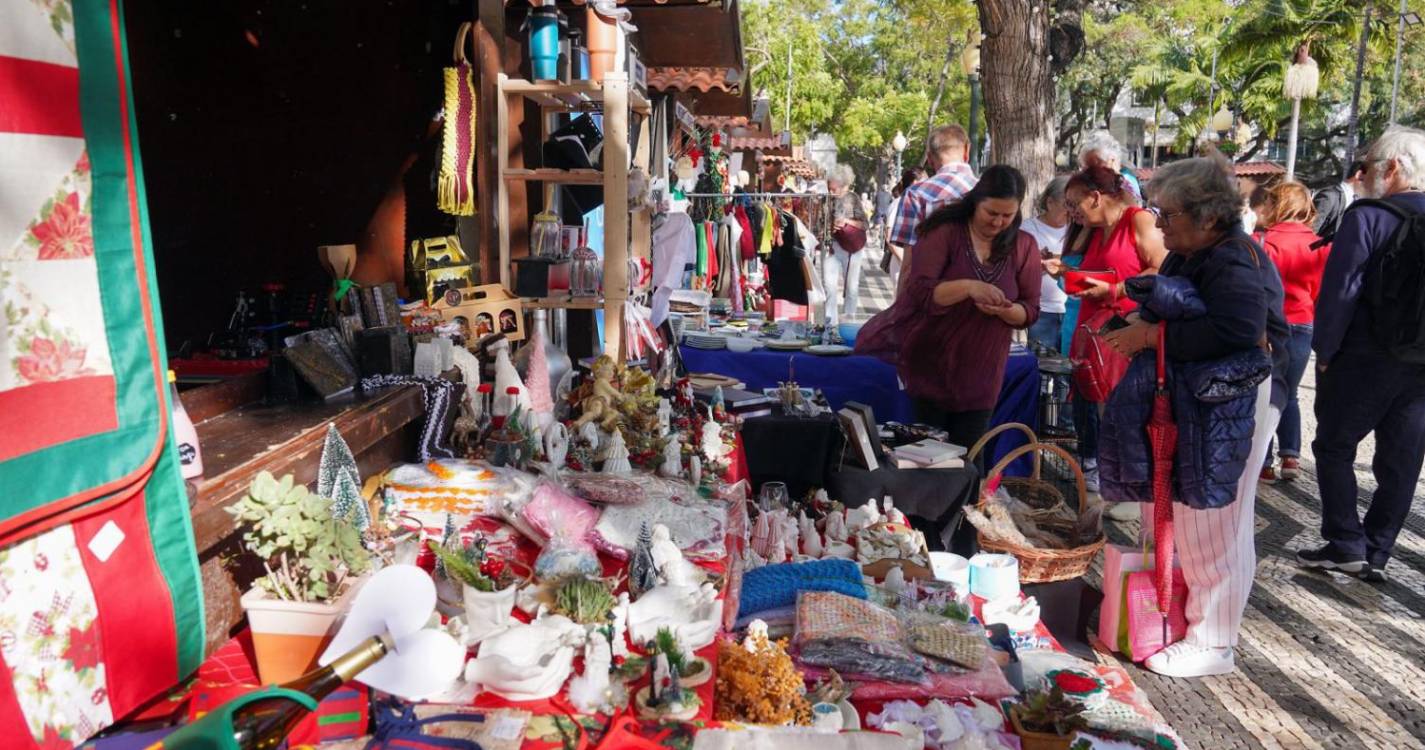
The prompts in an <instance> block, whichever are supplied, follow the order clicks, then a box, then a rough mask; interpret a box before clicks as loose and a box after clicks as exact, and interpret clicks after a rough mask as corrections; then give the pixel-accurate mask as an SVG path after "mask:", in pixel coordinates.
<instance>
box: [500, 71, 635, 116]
mask: <svg viewBox="0 0 1425 750" xmlns="http://www.w3.org/2000/svg"><path fill="white" fill-rule="evenodd" d="M500 85H501V89H502V90H503V91H504V92H505V93H506V94H519V95H521V96H524V97H525V98H526V99H529V100H530V101H532V102H534V103H535V104H538V105H539V106H540V107H543V108H545V109H566V110H577V109H582V108H583V107H585V106H588V105H593V104H602V103H603V102H604V89H603V86H601V85H600V84H598V83H596V82H594V81H573V82H570V83H559V82H557V81H526V80H524V79H522V78H503V79H501V84H500ZM628 107H629V109H631V110H633V111H634V112H637V113H639V114H644V115H646V114H648V113H649V112H651V111H652V109H653V108H652V105H651V104H650V103H649V101H648V98H647V97H645V96H644V95H643V94H640V93H638V91H636V90H633V89H629V91H628Z"/></svg>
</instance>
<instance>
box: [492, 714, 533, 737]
mask: <svg viewBox="0 0 1425 750" xmlns="http://www.w3.org/2000/svg"><path fill="white" fill-rule="evenodd" d="M524 725H525V721H524V720H523V719H516V718H515V717H513V716H501V717H499V718H497V719H495V725H494V726H493V727H491V728H490V736H491V737H494V738H495V739H497V740H506V741H508V740H517V739H519V738H520V737H521V736H523V735H524Z"/></svg>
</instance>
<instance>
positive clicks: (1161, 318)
mask: <svg viewBox="0 0 1425 750" xmlns="http://www.w3.org/2000/svg"><path fill="white" fill-rule="evenodd" d="M929 151H930V158H929V159H928V164H929V166H930V167H932V168H933V169H934V172H933V173H932V174H930V175H929V176H926V175H923V174H915V173H914V172H913V171H912V170H907V172H906V173H905V174H904V175H902V181H901V182H900V184H898V185H896V186H895V188H893V189H892V190H891V191H890V199H891V200H890V203H889V205H888V206H887V207H886V208H884V209H883V210H880V211H879V213H880V214H881V216H882V221H883V222H884V225H885V227H886V240H887V244H886V247H887V258H888V262H889V265H890V267H891V268H893V269H895V270H897V271H903V272H902V273H900V274H899V276H900V279H899V281H898V285H897V286H898V296H897V299H896V301H895V303H894V304H893V305H892V306H891V308H890V309H888V310H886V311H885V312H883V313H881V314H880V315H878V316H876V317H875V318H873V319H872V320H871V321H870V322H869V323H868V324H867V325H866V327H865V329H863V331H862V333H861V336H860V337H859V338H858V341H857V350H858V351H859V352H863V353H870V354H874V355H877V356H880V357H883V358H885V359H887V360H889V361H891V362H894V363H895V364H896V366H897V368H898V372H899V374H900V377H901V379H902V381H903V382H904V384H905V387H906V389H907V391H908V392H909V393H910V395H911V396H912V397H913V398H914V399H915V402H916V405H917V410H918V411H919V412H920V416H921V418H922V419H923V420H924V421H926V422H929V423H932V424H937V425H939V426H941V427H943V428H945V429H947V430H948V431H949V432H950V437H951V440H952V441H954V442H957V443H960V444H963V445H969V444H971V443H973V442H975V440H976V439H978V437H979V436H980V435H981V434H983V433H984V431H985V429H986V428H987V426H988V419H989V414H990V411H989V410H990V409H991V408H992V407H993V405H994V402H995V398H996V393H997V390H998V385H999V381H1000V379H1001V378H1002V377H1003V371H1004V366H1005V362H1006V359H1007V357H1008V347H1009V341H1010V337H1011V333H1012V331H1013V330H1015V329H1024V328H1027V329H1029V334H1028V337H1029V339H1030V340H1031V341H1032V342H1034V343H1035V345H1036V348H1038V349H1039V350H1041V351H1051V352H1052V351H1054V350H1057V351H1058V352H1060V353H1063V354H1065V355H1067V354H1069V353H1070V352H1071V351H1073V350H1075V349H1076V346H1075V342H1074V339H1075V338H1079V339H1080V342H1081V343H1082V342H1083V341H1084V339H1083V337H1096V339H1097V340H1100V341H1102V342H1104V343H1105V344H1106V345H1107V346H1109V347H1111V348H1112V349H1113V350H1115V351H1117V352H1118V353H1119V354H1121V355H1122V356H1123V357H1125V358H1129V359H1130V360H1131V361H1130V364H1129V366H1128V369H1127V372H1126V373H1124V374H1123V375H1122V381H1121V382H1117V383H1116V384H1115V385H1116V387H1114V388H1111V389H1110V393H1109V396H1108V397H1107V398H1106V400H1105V401H1104V402H1103V403H1095V402H1091V401H1089V400H1087V399H1085V398H1083V397H1076V398H1075V404H1074V407H1075V408H1074V413H1073V425H1074V428H1075V430H1076V431H1077V434H1078V438H1079V450H1080V454H1081V457H1082V463H1083V465H1084V467H1085V469H1086V470H1087V473H1088V474H1089V475H1090V477H1092V478H1094V479H1097V478H1098V477H1097V474H1098V469H1099V466H1100V459H1103V461H1104V463H1103V467H1104V469H1105V471H1104V476H1103V485H1102V487H1101V489H1102V492H1103V496H1104V497H1105V498H1106V499H1109V500H1121V501H1124V502H1120V503H1116V504H1115V505H1114V506H1113V507H1112V508H1111V509H1110V510H1109V515H1110V516H1114V517H1130V516H1132V515H1136V514H1137V513H1138V512H1140V511H1138V505H1139V503H1138V502H1137V501H1142V500H1146V499H1149V497H1148V495H1147V492H1148V489H1147V488H1148V487H1149V486H1150V480H1151V475H1150V469H1149V467H1150V466H1151V462H1150V461H1149V460H1148V459H1147V453H1146V451H1147V448H1146V444H1147V440H1146V437H1145V436H1144V427H1145V420H1146V419H1147V415H1148V413H1149V410H1150V401H1151V399H1152V398H1153V397H1154V386H1155V383H1154V378H1153V377H1152V375H1153V374H1154V373H1155V372H1156V362H1157V352H1156V351H1155V350H1156V349H1158V348H1159V347H1161V348H1162V349H1163V352H1162V353H1163V355H1164V356H1163V359H1164V362H1165V363H1166V366H1167V367H1168V368H1169V371H1170V372H1171V373H1173V375H1172V376H1171V377H1172V379H1173V380H1174V381H1175V385H1174V386H1172V388H1171V390H1172V398H1173V410H1174V413H1175V419H1177V420H1178V422H1179V429H1180V435H1179V440H1180V442H1179V446H1178V454H1177V456H1176V457H1175V459H1174V462H1175V471H1174V475H1175V476H1174V482H1175V485H1174V487H1175V502H1174V514H1175V525H1174V530H1173V537H1174V543H1175V548H1176V554H1177V560H1178V563H1179V564H1180V565H1181V567H1182V570H1183V574H1184V578H1185V579H1186V582H1187V586H1188V598H1187V602H1186V608H1185V609H1186V618H1187V622H1188V628H1187V635H1186V637H1185V638H1183V639H1182V640H1181V641H1179V642H1177V643H1175V644H1173V645H1171V646H1169V647H1168V648H1166V649H1164V650H1162V651H1160V652H1158V653H1157V654H1155V655H1153V656H1152V657H1151V658H1149V659H1148V660H1147V662H1146V666H1147V667H1148V668H1149V669H1152V670H1154V671H1157V672H1159V673H1161V674H1164V675H1169V676H1177V677H1193V676H1203V675H1210V674H1221V673H1224V672H1228V671H1231V670H1232V669H1234V665H1235V660H1234V655H1233V651H1234V648H1235V647H1236V645H1237V641H1238V632H1239V630H1240V627H1241V622H1242V616H1243V612H1244V610H1245V608H1246V604H1247V598H1248V594H1249V593H1250V591H1251V587H1252V581H1253V576H1254V573H1255V568H1256V554H1255V548H1254V534H1255V497H1256V491H1257V486H1258V483H1259V482H1274V481H1279V480H1284V481H1290V480H1293V479H1296V478H1297V477H1298V476H1299V475H1300V472H1301V447H1302V439H1303V438H1302V418H1301V414H1302V409H1303V408H1308V405H1306V404H1303V403H1302V402H1303V400H1304V399H1302V398H1301V381H1302V378H1303V377H1304V374H1305V372H1306V370H1307V368H1308V367H1309V366H1310V362H1311V359H1312V357H1313V354H1314V357H1315V363H1316V369H1317V376H1316V378H1317V391H1316V398H1315V402H1314V410H1315V415H1316V421H1317V428H1316V435H1315V440H1314V441H1313V442H1312V449H1313V452H1314V454H1315V459H1316V468H1317V475H1318V478H1319V484H1320V492H1321V503H1322V528H1321V534H1322V537H1323V541H1324V544H1322V545H1321V546H1319V547H1312V548H1308V549H1303V550H1300V551H1299V552H1298V553H1297V557H1298V561H1299V563H1300V564H1301V565H1303V566H1305V567H1309V568H1321V569H1328V570H1335V571H1341V572H1345V573H1350V574H1356V575H1359V576H1360V577H1361V578H1363V579H1365V580H1368V581H1374V582H1380V581H1385V580H1386V565H1387V562H1388V561H1389V559H1390V557H1391V554H1392V550H1393V548H1394V545H1395V540H1396V537H1397V536H1398V534H1399V533H1400V530H1401V527H1402V525H1403V524H1404V522H1405V518H1406V516H1407V514H1408V513H1409V510H1410V505H1411V502H1412V501H1413V499H1414V496H1415V489H1416V487H1417V484H1418V482H1419V478H1420V471H1421V465H1422V462H1425V344H1421V343H1419V342H1425V322H1422V321H1418V320H1417V321H1415V322H1414V323H1411V322H1409V319H1408V317H1407V316H1401V315H1398V314H1390V315H1386V314H1383V313H1382V312H1381V308H1380V306H1381V305H1382V304H1384V303H1383V302H1382V301H1381V300H1382V296H1381V294H1380V293H1379V290H1378V289H1376V290H1374V291H1373V285H1375V286H1380V285H1381V284H1382V282H1381V281H1379V279H1380V278H1382V277H1383V272H1382V271H1381V270H1380V265H1379V264H1380V263H1381V262H1382V260H1381V258H1382V256H1383V254H1385V253H1386V252H1388V251H1389V252H1391V253H1393V254H1404V255H1405V256H1407V257H1408V258H1409V259H1412V260H1411V262H1422V261H1421V259H1425V248H1422V247H1420V246H1421V245H1425V219H1422V220H1421V221H1419V222H1418V223H1417V222H1416V221H1415V219H1414V218H1413V217H1415V216H1417V215H1421V216H1425V131H1420V130H1415V129H1410V128H1391V129H1390V130H1389V131H1387V132H1386V133H1385V134H1384V135H1382V136H1381V137H1380V138H1379V139H1378V140H1377V141H1376V142H1375V143H1374V144H1372V145H1371V147H1370V149H1369V150H1368V152H1367V154H1366V158H1365V159H1364V160H1362V161H1361V162H1359V163H1356V164H1353V165H1351V166H1350V168H1349V169H1348V170H1347V177H1346V178H1345V179H1343V180H1342V181H1341V182H1340V183H1338V184H1334V185H1330V186H1328V187H1326V188H1323V189H1322V190H1319V191H1317V192H1316V193H1315V194H1313V193H1312V192H1311V191H1310V190H1309V189H1307V188H1306V187H1305V186H1304V185H1302V184H1300V183H1296V182H1291V181H1284V182H1280V183H1278V184H1275V185H1272V186H1270V187H1268V188H1266V189H1264V190H1258V191H1257V192H1256V195H1255V196H1254V198H1253V201H1252V206H1251V208H1250V209H1248V208H1247V206H1246V204H1245V203H1244V200H1243V197H1242V195H1241V193H1239V192H1238V185H1237V180H1236V178H1235V176H1234V175H1233V173H1232V170H1231V166H1230V164H1229V163H1228V162H1227V161H1226V160H1225V159H1222V158H1221V157H1204V158H1194V159H1186V160H1182V161H1178V162H1174V163H1171V164H1168V165H1166V166H1163V167H1162V168H1160V169H1158V170H1156V171H1155V172H1154V173H1153V174H1152V177H1151V179H1150V180H1148V181H1147V182H1146V183H1140V182H1139V181H1138V179H1137V176H1136V175H1134V174H1133V173H1132V171H1131V170H1129V169H1127V168H1126V167H1125V165H1124V163H1123V162H1124V159H1123V151H1122V149H1121V147H1120V146H1119V145H1118V143H1117V142H1116V141H1115V140H1114V139H1113V138H1112V136H1111V135H1109V134H1108V133H1107V132H1095V133H1093V134H1091V135H1090V136H1089V137H1088V138H1087V139H1086V140H1085V142H1084V144H1083V148H1082V149H1081V152H1080V161H1079V167H1080V168H1079V170H1078V171H1076V172H1074V173H1073V174H1072V175H1063V176H1060V177H1057V178H1055V179H1054V180H1053V181H1052V182H1050V183H1049V184H1048V185H1047V186H1046V187H1045V188H1044V189H1043V192H1042V193H1041V194H1039V195H1038V196H1035V201H1034V202H1033V204H1032V206H1033V209H1034V216H1033V217H1032V218H1029V219H1027V220H1021V216H1020V212H1019V208H1020V203H1021V202H1022V201H1023V199H1024V179H1023V177H1022V176H1021V175H1020V174H1019V172H1017V171H1016V170H1014V169H1012V168H1010V167H1006V166H1003V165H996V166H991V167H989V168H987V169H985V171H984V174H983V175H982V176H981V178H980V179H979V181H978V183H977V182H976V177H975V175H974V174H973V173H972V172H971V171H970V169H969V167H968V165H966V164H965V157H966V155H967V153H968V144H967V139H966V138H965V134H964V131H963V130H962V129H961V128H959V127H958V126H953V125H951V126H945V127H942V128H940V129H938V130H936V131H935V132H934V133H933V134H932V136H931V140H930V149H929ZM1363 198H1365V199H1378V200H1362V199H1363ZM1249 211H1250V213H1251V216H1253V217H1255V221H1251V222H1248V221H1246V220H1245V219H1246V217H1247V216H1248V212H1249ZM1249 224H1250V225H1251V226H1254V227H1255V231H1254V232H1253V233H1252V234H1250V235H1249V234H1248V233H1247V232H1248V231H1251V226H1248V225H1249ZM1417 227H1418V228H1417ZM1392 257H1394V256H1392ZM1074 269H1080V270H1082V271H1084V272H1087V271H1098V272H1105V273H1100V274H1094V275H1093V277H1090V278H1087V279H1084V278H1081V277H1080V275H1079V274H1074V277H1075V278H1076V279H1078V280H1079V281H1080V282H1081V283H1082V288H1081V289H1076V291H1075V292H1074V293H1072V294H1071V293H1067V292H1066V291H1065V287H1064V280H1065V276H1066V272H1068V271H1071V270H1074ZM1082 276H1088V274H1083V275H1082ZM1405 294H1407V295H1412V294H1413V295H1414V296H1412V297H1410V298H1409V299H1407V300H1406V301H1405V302H1404V304H1412V305H1413V304H1421V305H1425V290H1411V289H1407V290H1406V292H1405ZM1396 304H1402V303H1400V302H1397V303H1396ZM1105 311H1108V312H1111V313H1112V320H1114V321H1116V324H1115V325H1111V326H1105V327H1104V328H1102V329H1099V328H1096V327H1095V326H1096V325H1097V323H1098V322H1100V321H1102V319H1104V318H1106V317H1109V315H1108V313H1107V312H1105ZM1403 319H1405V320H1406V322H1405V323H1401V322H1400V321H1401V320H1403ZM1091 320H1092V321H1095V324H1094V325H1090V324H1089V321H1091ZM1388 325H1396V326H1400V325H1412V326H1420V327H1421V328H1422V330H1408V331H1396V330H1385V329H1386V328H1387V327H1388ZM1412 337H1413V338H1412ZM1402 342H1404V343H1402ZM1412 342H1415V343H1414V344H1413V345H1414V346H1415V347H1416V348H1414V349H1411V348H1410V346H1411V345H1412ZM1145 375H1146V376H1145ZM1205 378H1206V379H1207V380H1204V379H1205ZM1203 382H1211V383H1212V384H1213V390H1211V391H1210V393H1209V391H1207V390H1194V386H1195V384H1201V383H1203ZM1209 395H1210V397H1209ZM1100 420H1102V425H1100ZM1100 426H1102V427H1103V429H1104V433H1103V438H1104V440H1103V445H1100V443H1099V429H1100ZM1371 434H1374V435H1375V440H1376V447H1375V457H1374V459H1373V461H1372V471H1373V473H1374V474H1375V480H1376V486H1377V489H1376V490H1375V492H1374V495H1373V497H1372V498H1371V502H1370V506H1369V509H1368V511H1367V512H1366V514H1365V516H1364V517H1362V516H1361V514H1360V512H1359V510H1358V508H1357V490H1358V488H1357V484H1356V475H1355V459H1356V453H1357V450H1358V448H1359V446H1360V443H1361V442H1362V441H1363V440H1364V439H1365V438H1366V437H1367V436H1368V435H1371ZM1273 454H1275V455H1273ZM1278 461H1280V463H1279V464H1278ZM1094 484H1097V483H1096V482H1094ZM1095 489H1096V490H1097V489H1100V487H1095ZM1143 526H1144V527H1145V530H1146V528H1147V527H1150V526H1151V524H1148V523H1144V524H1143Z"/></svg>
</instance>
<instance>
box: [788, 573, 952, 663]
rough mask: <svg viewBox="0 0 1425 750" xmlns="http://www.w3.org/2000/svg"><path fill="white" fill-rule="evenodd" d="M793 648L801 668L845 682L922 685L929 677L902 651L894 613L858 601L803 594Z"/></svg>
mask: <svg viewBox="0 0 1425 750" xmlns="http://www.w3.org/2000/svg"><path fill="white" fill-rule="evenodd" d="M792 643H793V646H794V647H795V648H796V649H797V652H798V660H799V661H800V662H801V663H802V664H804V665H809V666H815V667H823V668H828V669H835V670H836V671H837V672H838V673H840V674H842V675H845V676H847V677H848V678H852V679H858V680H860V679H870V680H877V681H889V682H900V683H922V682H924V681H925V680H926V679H927V677H928V670H927V665H926V660H925V659H923V658H920V657H917V656H916V655H915V654H914V653H912V652H911V650H910V648H908V647H907V646H906V644H905V642H904V633H903V629H902V627H901V623H900V620H899V618H897V617H896V614H895V613H894V612H892V611H890V610H888V609H886V608H884V607H879V606H877V605H875V604H872V603H871V602H869V601H866V600H863V599H856V598H853V597H849V596H845V595H843V594H838V593H835V592H831V591H807V592H803V593H802V594H801V595H799V596H798V597H797V630H796V636H795V637H794V638H793V639H792Z"/></svg>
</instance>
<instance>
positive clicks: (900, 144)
mask: <svg viewBox="0 0 1425 750" xmlns="http://www.w3.org/2000/svg"><path fill="white" fill-rule="evenodd" d="M907 145H908V144H907V141H906V139H905V133H902V132H901V131H899V130H897V131H896V137H895V138H892V139H891V148H893V149H895V150H896V173H895V175H894V176H893V177H892V179H891V184H897V185H898V184H900V181H901V174H902V172H901V154H902V153H903V152H905V147H906V146H907Z"/></svg>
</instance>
